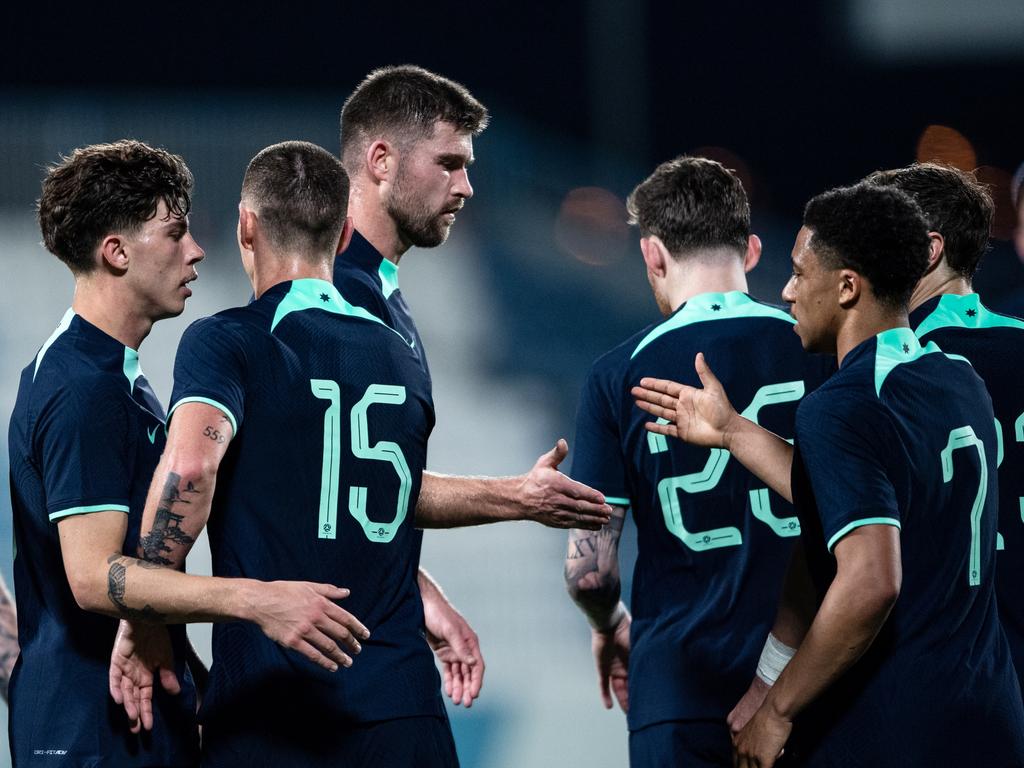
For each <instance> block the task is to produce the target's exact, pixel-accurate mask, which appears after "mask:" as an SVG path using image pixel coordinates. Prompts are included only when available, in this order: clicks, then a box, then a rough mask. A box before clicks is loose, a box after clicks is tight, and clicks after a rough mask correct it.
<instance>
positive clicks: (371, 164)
mask: <svg viewBox="0 0 1024 768" xmlns="http://www.w3.org/2000/svg"><path fill="white" fill-rule="evenodd" d="M366 166H367V167H368V168H369V169H370V174H371V175H372V176H373V178H375V179H376V180H377V181H378V182H381V181H388V180H389V179H390V176H391V173H393V171H394V167H395V155H394V150H393V148H392V146H391V144H390V143H388V142H386V141H384V140H383V139H377V141H374V142H371V143H370V146H369V147H367V148H366Z"/></svg>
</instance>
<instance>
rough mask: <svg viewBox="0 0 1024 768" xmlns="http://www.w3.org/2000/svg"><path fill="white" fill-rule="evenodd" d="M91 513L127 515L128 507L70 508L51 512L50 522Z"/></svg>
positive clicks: (96, 506)
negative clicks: (122, 513)
mask: <svg viewBox="0 0 1024 768" xmlns="http://www.w3.org/2000/svg"><path fill="white" fill-rule="evenodd" d="M91 512H124V513H125V514H126V515H127V514H128V507H126V506H125V505H124V504H91V505H90V506H88V507H70V508H68V509H62V510H60V511H59V512H51V513H50V522H51V523H52V522H53V521H54V520H59V519H60V518H62V517H71V515H88V514H89V513H91Z"/></svg>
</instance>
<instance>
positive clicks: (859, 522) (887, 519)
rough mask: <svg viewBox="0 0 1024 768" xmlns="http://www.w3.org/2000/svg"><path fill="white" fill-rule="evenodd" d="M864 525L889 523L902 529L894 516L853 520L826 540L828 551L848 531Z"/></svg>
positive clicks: (897, 528)
mask: <svg viewBox="0 0 1024 768" xmlns="http://www.w3.org/2000/svg"><path fill="white" fill-rule="evenodd" d="M865 525H891V526H893V527H895V528H896V530H898V531H899V530H903V529H902V528H901V527H900V521H899V520H897V519H896V518H895V517H865V518H864V519H863V520H854V521H853V522H852V523H847V524H846V525H844V526H843V527H842V528H840V529H839V530H838V531H837V532H836V534H835V535H834V536H833V537H832V538H831V539H829V540H828V551H829V552H831V551H832V548H833V547H834V546H835V545H836V544H837V543H838V541H839V540H840V539H841V538H843V536H845V535H846V534H848V533H849V532H850V531H852V530H854V529H855V528H860V527H862V526H865Z"/></svg>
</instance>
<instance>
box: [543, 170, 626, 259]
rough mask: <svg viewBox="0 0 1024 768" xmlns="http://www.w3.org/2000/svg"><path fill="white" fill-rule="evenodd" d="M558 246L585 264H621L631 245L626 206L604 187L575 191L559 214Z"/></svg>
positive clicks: (556, 236)
mask: <svg viewBox="0 0 1024 768" xmlns="http://www.w3.org/2000/svg"><path fill="white" fill-rule="evenodd" d="M555 242H557V243H558V245H559V247H560V248H562V249H563V250H564V251H566V252H567V253H569V254H570V255H571V256H572V257H573V258H575V259H577V260H579V261H582V262H583V263H584V264H590V265H593V266H604V265H606V264H611V263H612V262H615V261H618V260H619V259H620V258H622V255H623V254H624V253H625V252H626V248H627V245H628V242H629V225H628V224H627V223H626V205H625V203H623V202H622V201H621V200H620V199H619V198H618V197H616V196H615V195H614V194H612V193H611V192H609V191H608V190H607V189H602V188H600V187H579V188H578V189H573V190H571V191H570V192H569V194H567V195H566V196H565V199H564V200H563V201H562V206H561V208H560V209H559V211H558V219H557V220H556V221H555Z"/></svg>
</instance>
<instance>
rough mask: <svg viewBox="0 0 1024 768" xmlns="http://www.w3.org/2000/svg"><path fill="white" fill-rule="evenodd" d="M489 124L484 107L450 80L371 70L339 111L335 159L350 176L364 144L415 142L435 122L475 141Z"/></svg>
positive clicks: (410, 68) (415, 71)
mask: <svg viewBox="0 0 1024 768" xmlns="http://www.w3.org/2000/svg"><path fill="white" fill-rule="evenodd" d="M489 119H490V117H489V115H488V114H487V108H486V107H485V106H484V105H483V104H481V103H480V102H479V101H477V100H476V99H475V98H474V97H473V95H472V94H471V93H470V92H469V90H468V89H467V88H466V87H465V86H464V85H462V84H461V83H457V82H455V81H454V80H449V79H448V78H446V77H442V76H441V75H438V74H435V73H433V72H431V71H429V70H426V69H423V67H417V66H414V65H412V64H405V65H402V66H397V67H381V68H380V69H375V70H373V72H371V73H370V74H369V75H367V76H366V79H365V80H363V82H361V83H360V84H359V87H357V88H356V89H355V90H354V91H353V92H352V95H351V96H349V97H348V99H346V100H345V104H344V106H343V107H342V108H341V159H342V161H343V162H344V163H345V166H346V167H347V168H348V169H349V170H350V171H351V170H352V169H353V168H354V167H356V166H357V165H358V163H359V153H360V150H361V149H362V148H363V147H364V146H365V144H366V142H367V141H369V140H370V139H375V138H377V137H379V136H387V137H391V138H393V139H404V140H406V141H409V140H418V139H421V138H425V137H428V136H431V135H432V134H433V131H434V124H435V123H436V122H437V121H438V120H440V121H442V122H445V123H450V124H451V125H453V126H454V127H455V128H456V129H457V130H459V131H465V132H467V133H470V134H472V135H473V136H478V135H479V134H480V133H481V132H482V131H483V130H484V128H486V127H487V122H488V120H489Z"/></svg>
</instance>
